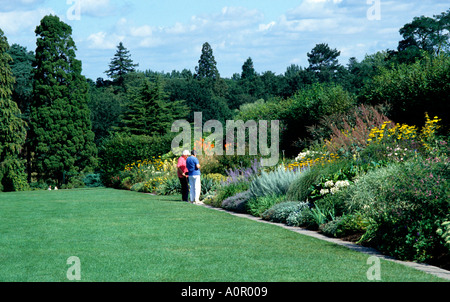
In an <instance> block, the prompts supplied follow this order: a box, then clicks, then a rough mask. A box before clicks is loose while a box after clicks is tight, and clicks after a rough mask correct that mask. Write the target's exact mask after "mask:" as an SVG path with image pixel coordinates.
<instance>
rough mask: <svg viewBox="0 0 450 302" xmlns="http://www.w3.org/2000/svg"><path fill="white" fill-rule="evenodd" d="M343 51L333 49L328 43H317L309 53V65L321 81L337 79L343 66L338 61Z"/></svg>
mask: <svg viewBox="0 0 450 302" xmlns="http://www.w3.org/2000/svg"><path fill="white" fill-rule="evenodd" d="M340 55H341V52H340V51H338V50H336V49H331V48H330V47H329V46H328V44H325V43H322V44H317V45H316V46H315V47H314V48H313V49H312V50H311V52H309V53H307V56H308V62H309V67H308V70H309V71H312V72H313V73H314V74H315V75H316V76H317V78H318V80H319V82H330V81H332V80H334V79H335V76H336V73H337V71H338V70H339V68H341V67H342V66H341V65H339V63H338V59H337V58H338V57H339V56H340Z"/></svg>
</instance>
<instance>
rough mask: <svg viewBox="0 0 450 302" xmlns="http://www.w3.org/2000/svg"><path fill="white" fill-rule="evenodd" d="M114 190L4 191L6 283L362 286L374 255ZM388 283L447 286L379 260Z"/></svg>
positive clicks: (1, 255)
mask: <svg viewBox="0 0 450 302" xmlns="http://www.w3.org/2000/svg"><path fill="white" fill-rule="evenodd" d="M178 200H179V198H178V196H175V197H173V196H170V197H161V196H151V195H147V194H142V193H136V192H129V191H118V190H112V189H83V190H59V191H32V192H21V193H0V263H1V267H0V281H12V282H14V281H25V282H30V281H31V282H35V281H37V282H46V281H56V282H59V281H68V279H67V275H66V274H67V270H68V269H69V268H70V265H68V264H67V263H66V261H67V259H68V258H69V257H71V256H76V257H78V258H79V259H80V261H81V281H85V282H91V281H99V282H100V281H149V282H216V281H217V282H316V281H318V282H321V281H328V282H336V281H337V282H341V281H342V282H354V281H355V282H360V281H368V279H367V275H366V272H367V271H368V269H369V268H370V265H367V259H368V257H369V256H368V255H365V254H362V253H358V252H355V251H351V250H349V249H347V248H345V247H341V246H338V245H335V244H332V243H328V242H324V241H321V240H318V239H315V238H311V237H308V236H303V235H300V234H297V233H294V232H291V231H288V230H286V229H283V228H280V227H277V226H273V225H269V224H263V223H258V222H255V221H251V220H248V219H245V218H239V217H235V216H232V215H229V214H227V213H223V212H218V211H214V210H211V209H207V208H204V207H200V206H196V205H191V204H187V203H182V202H179V201H178ZM381 277H382V281H384V282H391V281H392V282H396V281H402V282H418V281H420V282H422V281H443V280H442V279H439V278H437V277H434V276H432V275H429V274H426V273H424V272H421V271H418V270H415V269H412V268H410V267H406V266H404V265H401V264H398V263H393V262H389V261H384V260H381Z"/></svg>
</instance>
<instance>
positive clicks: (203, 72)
mask: <svg viewBox="0 0 450 302" xmlns="http://www.w3.org/2000/svg"><path fill="white" fill-rule="evenodd" d="M216 65H217V63H216V59H215V58H214V55H213V50H212V48H211V45H209V43H208V42H205V43H204V44H203V47H202V54H201V56H200V60H199V61H198V66H196V67H195V77H196V78H197V79H214V80H215V79H219V78H220V74H219V71H218V70H217V66H216Z"/></svg>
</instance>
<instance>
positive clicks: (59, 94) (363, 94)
mask: <svg viewBox="0 0 450 302" xmlns="http://www.w3.org/2000/svg"><path fill="white" fill-rule="evenodd" d="M449 29H450V10H448V11H446V12H443V13H441V14H439V15H435V16H433V17H425V16H421V17H416V18H414V19H413V20H412V22H410V23H407V24H405V25H404V26H403V27H402V28H401V29H400V34H401V35H402V38H403V40H401V41H399V43H398V47H397V49H395V50H384V51H379V52H377V53H374V54H370V55H369V54H368V55H366V56H365V58H364V59H363V60H361V61H358V60H357V59H356V58H354V57H352V58H350V60H349V62H348V63H347V64H346V65H345V66H344V65H342V64H341V63H340V62H339V56H340V52H339V51H338V50H337V49H333V48H332V47H330V46H329V45H328V44H326V43H322V44H317V45H316V46H315V47H314V48H313V49H312V50H311V51H310V52H308V53H307V58H308V63H309V66H307V67H302V66H298V65H295V64H292V65H290V66H288V67H287V68H286V71H285V72H284V74H278V75H277V74H275V73H274V72H271V71H264V72H262V73H259V72H257V71H256V68H255V66H254V64H253V60H252V58H251V57H249V58H248V59H247V60H246V61H245V62H243V65H242V69H241V71H240V72H238V73H235V74H233V75H232V77H230V78H224V77H221V75H220V72H219V70H218V69H217V62H216V60H215V58H214V54H213V49H212V47H211V45H210V44H209V43H208V42H205V43H204V44H203V47H202V51H201V54H200V58H199V61H198V65H197V66H196V67H195V70H194V71H193V72H192V71H190V70H187V69H184V70H182V71H176V70H174V71H172V72H169V73H164V72H157V71H152V70H144V71H141V70H137V67H138V66H139V65H138V64H136V63H134V62H133V60H132V58H131V54H130V52H129V51H128V49H127V48H126V47H125V45H123V43H122V42H121V43H119V45H118V46H117V49H116V53H115V55H114V57H113V58H111V61H110V64H109V66H108V67H107V70H106V71H105V74H106V76H107V79H104V78H97V79H96V80H95V81H93V80H92V79H87V78H85V77H84V76H83V75H82V66H81V61H80V60H78V59H77V58H76V50H77V48H76V45H75V43H74V41H73V39H72V37H71V35H72V29H71V27H70V26H69V25H67V24H65V23H64V22H62V21H61V20H60V19H59V18H58V17H57V16H53V15H49V16H45V17H44V18H43V19H42V20H41V22H40V24H39V25H38V26H37V27H36V30H35V33H36V36H37V40H36V50H35V51H29V50H27V49H26V48H25V47H23V46H20V45H18V44H13V45H11V46H9V44H8V42H7V38H6V37H5V36H4V33H3V32H2V31H1V30H0V67H1V71H2V72H1V73H0V109H1V114H0V138H1V141H0V163H1V164H0V191H1V190H3V191H14V190H21V189H23V188H25V187H26V186H27V184H29V183H32V182H42V183H54V184H57V185H62V184H63V182H64V179H65V175H66V174H67V173H81V172H87V171H94V170H100V171H103V170H104V169H105V165H107V164H106V163H107V161H106V160H105V157H106V156H107V155H108V156H110V159H109V160H110V161H111V162H112V161H114V160H111V158H112V159H113V158H114V156H118V155H117V154H115V153H114V152H112V151H111V149H114V150H116V149H118V148H120V146H121V144H122V146H123V141H124V139H130V138H136V142H134V143H133V144H135V145H142V139H143V137H147V138H149V140H147V142H148V144H149V145H155V146H158V148H159V147H160V149H161V150H154V149H152V150H153V151H152V152H161V153H166V152H168V151H169V150H168V149H165V150H162V149H164V147H165V146H168V145H167V142H169V141H170V139H171V137H172V136H171V133H170V128H171V127H170V125H171V124H172V122H173V121H174V120H176V119H187V120H188V121H193V114H194V112H202V113H203V118H204V120H205V121H206V120H212V119H215V120H219V121H221V122H224V121H225V120H228V119H234V118H239V119H244V120H245V119H247V120H248V119H280V120H281V121H282V124H283V127H282V129H283V130H282V147H281V148H282V150H285V151H286V154H287V155H293V154H295V153H296V152H297V153H298V150H299V148H302V147H304V146H305V144H307V143H308V141H309V142H310V141H311V140H313V139H315V138H317V137H316V136H315V135H314V133H317V131H316V132H314V131H312V130H311V127H314V126H317V125H320V123H321V120H322V119H323V118H324V117H326V116H329V115H332V114H337V113H340V112H341V113H342V112H345V111H346V110H349V109H351V108H352V107H354V106H356V105H358V104H371V105H383V106H384V107H383V108H385V111H386V112H385V113H386V114H388V115H389V116H390V117H393V118H395V119H396V120H397V121H398V122H409V123H412V124H415V123H420V121H421V119H419V116H420V114H423V112H422V111H430V114H433V112H435V113H436V114H439V115H440V117H442V118H443V120H444V121H445V122H447V123H448V112H450V110H448V109H449V108H448V103H449V102H448V101H449V95H450V94H449V93H448V92H449V91H450V87H449V83H450V81H448V80H449V73H450V71H449V66H450V65H449V60H448V54H449ZM405 76H406V78H408V77H409V79H411V78H414V77H417V79H416V80H414V81H413V82H411V83H413V85H411V83H408V82H407V81H405ZM421 83H422V84H421ZM402 85H403V86H402ZM416 86H417V87H416ZM395 87H397V88H395ZM418 108H419V109H420V110H417V109H418ZM415 111H418V113H417V114H415V113H414V112H415ZM316 130H317V128H316ZM137 142H139V143H137ZM156 142H157V143H156ZM152 148H154V147H152ZM123 149H125V148H123ZM130 152H132V151H130ZM135 153H136V154H138V155H139V156H141V155H142V154H139V152H135ZM129 156H132V155H129ZM136 156H137V155H136Z"/></svg>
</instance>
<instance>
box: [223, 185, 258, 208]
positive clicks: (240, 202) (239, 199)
mask: <svg viewBox="0 0 450 302" xmlns="http://www.w3.org/2000/svg"><path fill="white" fill-rule="evenodd" d="M250 198H251V194H250V191H248V190H247V191H244V192H240V193H237V194H235V195H233V196H231V197H228V198H227V199H225V200H224V201H223V202H222V208H224V209H226V210H229V211H234V212H238V213H246V212H247V202H248V201H249V199H250Z"/></svg>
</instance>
